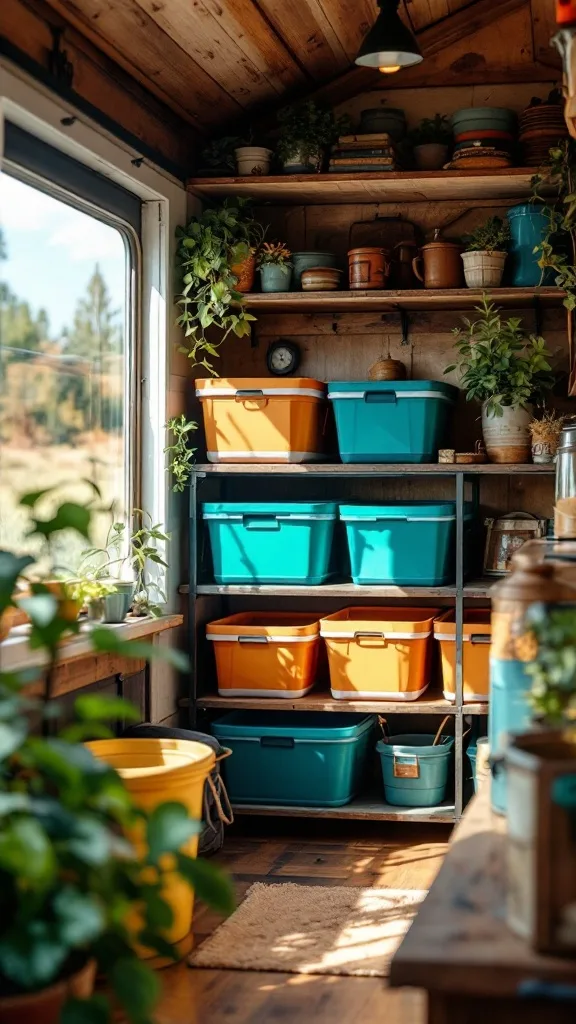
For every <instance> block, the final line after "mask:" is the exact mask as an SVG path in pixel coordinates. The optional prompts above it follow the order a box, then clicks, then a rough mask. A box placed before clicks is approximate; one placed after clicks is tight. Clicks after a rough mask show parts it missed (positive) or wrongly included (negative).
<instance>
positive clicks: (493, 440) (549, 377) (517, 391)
mask: <svg viewBox="0 0 576 1024" xmlns="http://www.w3.org/2000/svg"><path fill="white" fill-rule="evenodd" d="M476 310H477V312H478V314H479V316H478V318H477V319H476V320H469V319H468V318H467V317H463V323H464V327H463V328H462V327H455V328H454V331H453V333H454V335H455V338H456V341H455V348H456V349H457V351H458V354H459V358H458V360H457V361H456V362H455V363H452V364H451V365H450V366H447V367H446V369H445V371H444V372H445V373H451V372H452V371H453V370H456V371H457V372H458V374H459V376H460V384H461V386H462V387H463V388H464V389H465V390H466V400H467V401H468V402H470V401H473V400H474V399H476V400H477V401H479V402H481V403H482V433H483V435H484V444H485V446H486V451H487V453H488V458H489V459H490V461H491V462H513V463H515V462H528V460H529V457H530V430H529V425H530V421H531V419H532V408H533V406H532V403H533V402H541V401H542V399H543V397H544V395H545V394H546V392H547V391H549V390H550V389H551V388H552V386H553V384H554V375H553V373H552V368H551V366H550V363H549V362H548V358H549V356H550V353H549V352H548V350H547V348H546V342H545V341H544V338H541V337H537V336H535V335H530V336H529V337H526V335H525V333H524V331H523V329H522V326H521V320H520V319H518V318H516V317H511V318H510V319H508V320H503V319H502V317H501V315H500V313H501V311H500V310H498V309H496V307H495V306H494V305H492V303H490V302H489V301H488V298H487V296H486V295H484V296H483V298H482V304H481V305H480V306H477V307H476Z"/></svg>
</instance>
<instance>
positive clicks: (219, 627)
mask: <svg viewBox="0 0 576 1024" xmlns="http://www.w3.org/2000/svg"><path fill="white" fill-rule="evenodd" d="M206 638H207V640H211V641H212V642H213V643H214V654H215V657H216V672H217V676H218V693H219V694H220V696H221V697H286V698H287V699H288V698H295V697H304V695H305V694H306V693H308V691H309V690H311V689H312V687H313V685H314V682H315V679H316V668H317V664H318V650H319V646H320V634H319V624H318V619H317V618H315V617H314V616H313V615H305V614H298V613H286V614H283V613H281V612H253V613H248V612H242V613H241V614H239V615H230V616H228V618H226V619H217V620H216V621H215V622H210V623H208V625H207V626H206Z"/></svg>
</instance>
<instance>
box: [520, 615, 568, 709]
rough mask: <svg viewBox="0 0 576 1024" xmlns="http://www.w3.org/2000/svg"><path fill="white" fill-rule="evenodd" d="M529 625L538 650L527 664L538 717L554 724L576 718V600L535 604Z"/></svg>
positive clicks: (529, 616)
mask: <svg viewBox="0 0 576 1024" xmlns="http://www.w3.org/2000/svg"><path fill="white" fill-rule="evenodd" d="M526 625H527V626H528V627H529V628H530V630H531V631H532V633H533V634H534V637H535V640H536V643H537V650H536V654H535V656H534V658H533V660H532V661H531V662H530V663H529V664H527V665H526V672H527V673H528V675H529V676H531V677H532V689H531V692H530V703H531V705H532V708H533V710H534V714H535V717H536V718H538V719H539V720H540V721H542V722H543V723H545V724H546V725H548V726H551V727H557V726H563V725H571V726H574V724H575V722H576V604H573V603H566V604H559V605H548V604H544V603H542V602H539V603H537V604H534V605H532V606H531V607H530V608H529V609H528V612H527V613H526Z"/></svg>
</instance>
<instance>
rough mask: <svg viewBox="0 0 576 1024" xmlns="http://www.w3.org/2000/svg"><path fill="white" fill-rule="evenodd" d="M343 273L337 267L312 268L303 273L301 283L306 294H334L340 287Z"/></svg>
mask: <svg viewBox="0 0 576 1024" xmlns="http://www.w3.org/2000/svg"><path fill="white" fill-rule="evenodd" d="M341 273H342V271H341V270H337V269H336V267H310V268H309V269H308V270H303V271H302V276H301V277H300V281H301V284H302V290H303V291H305V292H333V291H336V289H337V288H339V287H340V275H341Z"/></svg>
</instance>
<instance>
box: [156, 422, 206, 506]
mask: <svg viewBox="0 0 576 1024" xmlns="http://www.w3.org/2000/svg"><path fill="white" fill-rule="evenodd" d="M197 429H198V424H197V423H194V422H193V421H192V420H187V419H186V417H185V415H184V413H182V414H181V415H180V416H173V417H172V419H171V420H168V423H166V430H168V431H169V432H170V434H171V435H172V444H169V445H166V447H165V449H164V452H165V453H166V452H167V453H168V454H169V456H170V462H169V464H168V471H169V472H170V473H172V476H173V477H174V486H173V488H172V490H173V491H175V492H182V491H183V490H184V489H185V487H186V484H187V483H188V480H189V479H190V474H191V472H192V466H193V465H194V454H195V452H196V449H195V448H191V447H190V444H189V440H190V434H191V433H192V431H194V430H197Z"/></svg>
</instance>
